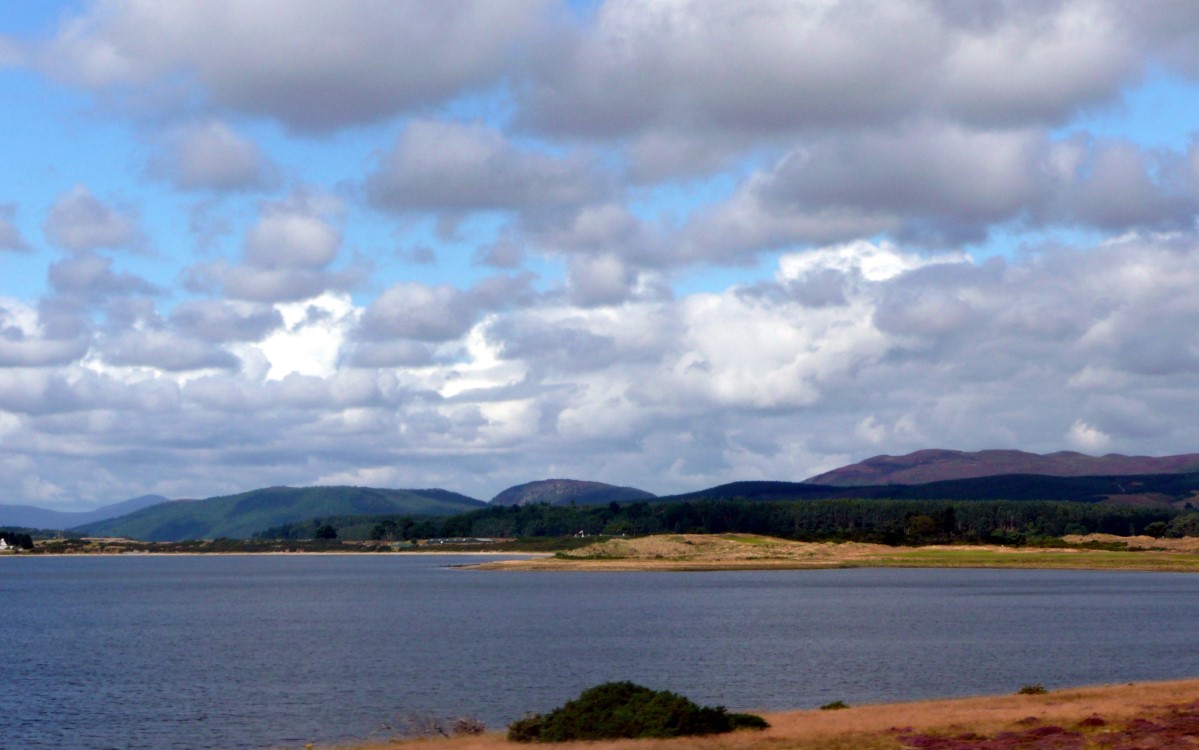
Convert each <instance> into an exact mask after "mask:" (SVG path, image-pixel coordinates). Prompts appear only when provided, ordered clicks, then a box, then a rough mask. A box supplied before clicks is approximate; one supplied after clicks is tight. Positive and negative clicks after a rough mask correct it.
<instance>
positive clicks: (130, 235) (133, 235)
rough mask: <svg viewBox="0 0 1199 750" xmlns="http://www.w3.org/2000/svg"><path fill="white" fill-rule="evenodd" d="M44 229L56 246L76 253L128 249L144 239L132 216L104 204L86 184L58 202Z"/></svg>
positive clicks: (70, 191) (79, 186)
mask: <svg viewBox="0 0 1199 750" xmlns="http://www.w3.org/2000/svg"><path fill="white" fill-rule="evenodd" d="M43 229H44V230H45V232H46V234H47V235H49V237H50V239H51V240H53V241H54V242H55V243H56V244H58V245H60V246H62V247H65V248H66V249H68V250H72V251H75V252H85V251H88V250H98V249H100V248H110V249H116V248H124V247H129V246H130V245H133V244H135V243H137V242H138V241H139V239H140V236H141V235H140V232H139V230H138V228H137V222H136V220H135V219H134V218H133V217H132V216H131V215H130V214H129V213H127V212H121V211H117V210H115V209H113V208H111V207H110V206H108V205H106V204H105V203H103V202H101V201H100V200H99V199H98V198H96V197H95V196H94V195H92V193H91V191H90V190H88V188H87V186H85V185H76V186H75V187H73V188H71V189H70V190H68V191H67V192H65V193H63V194H62V195H60V196H58V198H56V199H55V201H54V204H53V205H52V206H51V207H50V215H49V216H48V217H47V218H46V223H45V224H44V225H43Z"/></svg>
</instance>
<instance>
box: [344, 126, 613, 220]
mask: <svg viewBox="0 0 1199 750" xmlns="http://www.w3.org/2000/svg"><path fill="white" fill-rule="evenodd" d="M591 170H592V168H591V166H590V165H589V164H587V163H586V162H585V161H583V160H581V159H578V158H573V159H572V158H566V159H562V158H558V157H555V156H551V155H549V154H544V153H539V152H537V151H533V150H528V149H518V148H517V147H515V146H513V145H512V144H511V143H509V142H508V141H507V139H506V138H505V137H504V135H503V134H502V133H500V132H499V131H497V130H494V129H492V128H489V127H486V126H484V125H481V124H477V123H476V124H471V125H463V124H461V123H453V122H440V121H427V120H418V121H416V122H413V123H411V124H409V125H408V127H407V129H406V130H405V131H404V133H403V134H402V135H401V136H400V138H399V140H398V141H397V142H396V144H395V147H394V148H393V149H392V150H391V151H389V152H387V153H386V154H384V155H382V157H381V159H380V164H379V168H378V169H377V170H376V171H375V172H374V173H373V174H372V175H371V176H370V177H369V178H368V180H367V183H366V190H367V194H368V196H369V197H370V200H371V202H372V203H374V204H375V205H376V206H377V207H379V208H384V209H387V210H390V211H397V212H416V211H447V212H469V211H512V210H521V209H524V210H532V209H534V208H539V207H553V206H562V205H573V204H578V203H581V202H583V201H585V200H586V199H588V198H589V197H591V196H592V195H594V194H596V192H597V190H598V186H597V184H596V180H595V179H594V178H593V177H592V175H591V174H590V172H591Z"/></svg>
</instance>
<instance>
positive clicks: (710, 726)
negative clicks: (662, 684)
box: [508, 682, 769, 742]
mask: <svg viewBox="0 0 1199 750" xmlns="http://www.w3.org/2000/svg"><path fill="white" fill-rule="evenodd" d="M768 726H769V725H768V724H767V723H766V721H765V719H763V718H762V717H760V716H754V715H752V714H734V713H729V712H728V711H726V710H725V709H724V708H723V707H721V706H717V707H715V708H710V707H707V706H700V705H697V704H696V703H693V702H692V701H690V700H688V699H687V698H684V697H683V696H681V695H677V694H675V693H671V692H669V691H665V690H650V689H649V688H647V687H642V686H640V685H635V684H633V683H631V682H607V683H604V684H603V685H597V686H596V687H593V688H590V689H588V690H584V691H583V692H582V694H580V695H579V697H578V698H576V699H575V700H573V701H568V702H567V703H566V704H565V705H563V706H561V707H560V708H556V709H554V710H553V711H551V712H549V713H548V714H545V715H541V714H531V715H529V716H526V717H524V718H523V719H520V720H518V721H514V722H513V723H512V724H510V725H509V726H508V739H510V740H512V741H515V742H566V741H570V740H605V739H634V738H638V737H682V736H686V735H696V734H720V733H723V732H731V731H733V730H734V729H765V728H766V727H768Z"/></svg>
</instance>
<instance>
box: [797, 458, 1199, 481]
mask: <svg viewBox="0 0 1199 750" xmlns="http://www.w3.org/2000/svg"><path fill="white" fill-rule="evenodd" d="M1193 471H1199V453H1187V454H1184V455H1180V456H1161V457H1154V456H1123V455H1120V454H1117V453H1109V454H1108V455H1106V456H1088V455H1086V454H1083V453H1074V452H1071V451H1061V452H1058V453H1048V454H1045V455H1040V454H1037V453H1025V452H1024V451H1016V450H986V451H975V452H973V453H967V452H964V451H951V450H922V451H916V452H915V453H909V454H907V455H906V456H875V457H874V458H868V459H866V460H865V461H862V462H861V463H856V464H851V465H849V466H842V467H841V468H839V469H833V470H832V471H830V472H826V473H824V474H818V475H816V476H814V477H810V478H808V479H806V480H804V481H805V482H806V483H809V484H824V485H832V486H834V487H859V486H864V485H880V484H925V483H927V482H939V481H942V480H947V479H973V478H976V477H993V476H1000V475H1003V474H1041V475H1046V476H1053V477H1100V476H1127V475H1132V474H1184V473H1188V472H1193Z"/></svg>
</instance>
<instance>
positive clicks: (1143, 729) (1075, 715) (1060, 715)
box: [346, 680, 1199, 750]
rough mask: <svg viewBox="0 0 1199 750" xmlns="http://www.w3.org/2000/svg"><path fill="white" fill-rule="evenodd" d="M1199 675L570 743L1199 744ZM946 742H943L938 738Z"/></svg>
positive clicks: (656, 749) (484, 749)
mask: <svg viewBox="0 0 1199 750" xmlns="http://www.w3.org/2000/svg"><path fill="white" fill-rule="evenodd" d="M1196 701H1199V680H1185V681H1178V682H1146V683H1135V684H1134V683H1129V684H1127V685H1109V686H1099V687H1085V688H1074V689H1064V690H1052V691H1050V692H1049V693H1047V694H1045V695H1003V696H990V697H978V698H961V699H953V700H937V701H922V702H914V703H892V704H882V705H867V706H856V707H850V708H848V709H845V710H839V711H793V712H786V713H767V714H763V715H764V716H765V718H766V719H767V720H768V721H769V722H770V724H771V727H770V729H768V730H766V731H764V732H737V733H734V734H730V735H717V736H713V737H701V738H682V739H676V740H614V741H608V742H588V743H579V744H576V745H561V747H567V746H573V747H585V748H587V750H770V749H771V748H778V750H817V749H819V750H875V749H877V750H899V749H900V748H916V747H934V748H935V747H942V748H947V749H949V750H957V749H958V748H962V749H963V750H966V749H968V748H980V749H984V748H985V749H987V750H990V749H992V748H997V747H1012V748H1028V749H1029V750H1035V749H1039V748H1075V747H1077V748H1105V749H1106V750H1133V749H1140V748H1192V747H1199V706H1197V705H1196ZM938 743H940V744H938ZM429 744H434V745H436V747H438V748H444V750H501V748H506V749H507V750H513V749H514V748H517V747H540V745H532V746H526V745H517V744H514V743H509V742H507V740H506V739H505V738H504V736H503V734H501V733H488V734H485V735H482V736H477V737H453V738H449V739H438V740H430V739H418V740H407V741H401V742H388V743H383V744H374V745H352V746H346V747H347V748H348V747H353V748H360V749H361V750H368V749H369V750H375V749H377V748H384V747H388V748H395V747H401V748H409V749H411V748H413V747H414V746H417V745H423V746H428V745H429Z"/></svg>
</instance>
